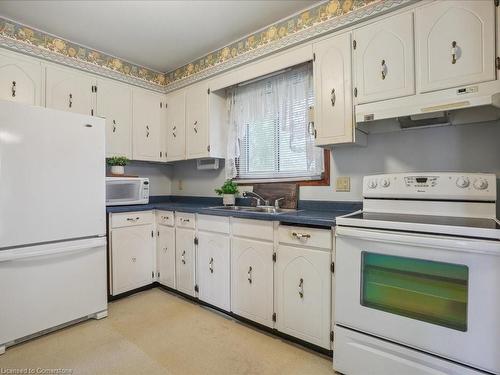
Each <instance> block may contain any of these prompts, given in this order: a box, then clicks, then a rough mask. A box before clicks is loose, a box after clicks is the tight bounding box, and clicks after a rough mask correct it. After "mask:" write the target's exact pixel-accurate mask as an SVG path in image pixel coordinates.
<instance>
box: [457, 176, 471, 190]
mask: <svg viewBox="0 0 500 375" xmlns="http://www.w3.org/2000/svg"><path fill="white" fill-rule="evenodd" d="M456 184H457V186H458V187H459V188H462V189H465V188H466V187H467V186H469V184H470V181H469V178H468V177H464V176H461V177H459V178H457V182H456Z"/></svg>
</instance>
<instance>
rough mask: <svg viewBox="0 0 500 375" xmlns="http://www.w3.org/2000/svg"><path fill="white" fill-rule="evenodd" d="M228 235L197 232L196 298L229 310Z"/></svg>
mask: <svg viewBox="0 0 500 375" xmlns="http://www.w3.org/2000/svg"><path fill="white" fill-rule="evenodd" d="M229 245H230V241H229V235H227V234H221V233H208V232H199V233H198V254H197V272H198V298H199V299H200V300H202V301H205V302H207V303H210V304H211V305H214V306H217V307H219V308H221V309H224V310H227V311H229V310H230V283H231V280H230V261H229V259H230V258H229Z"/></svg>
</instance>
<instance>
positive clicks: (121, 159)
mask: <svg viewBox="0 0 500 375" xmlns="http://www.w3.org/2000/svg"><path fill="white" fill-rule="evenodd" d="M127 163H128V159H127V158H126V157H125V156H113V157H111V158H107V159H106V164H108V165H109V166H110V167H112V166H115V165H119V166H122V167H123V166H125V165H127Z"/></svg>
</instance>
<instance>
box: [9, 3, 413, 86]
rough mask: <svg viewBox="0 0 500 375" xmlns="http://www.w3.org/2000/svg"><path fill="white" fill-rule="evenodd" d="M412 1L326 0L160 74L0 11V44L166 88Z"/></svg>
mask: <svg viewBox="0 0 500 375" xmlns="http://www.w3.org/2000/svg"><path fill="white" fill-rule="evenodd" d="M416 1H418V0H328V1H324V2H322V3H319V4H317V5H316V6H314V7H312V8H310V9H307V10H305V11H303V12H301V13H299V14H295V15H293V16H290V17H289V18H286V19H284V20H282V21H279V22H277V23H274V24H272V25H269V26H267V27H266V28H264V29H262V30H260V31H257V32H255V33H253V34H251V35H249V36H247V37H245V38H242V39H240V40H238V41H236V42H234V43H231V44H229V45H227V46H224V47H222V48H220V49H218V50H216V51H214V52H212V53H209V54H207V55H205V56H203V57H201V58H199V59H197V60H195V61H193V62H191V63H188V64H186V65H184V66H182V67H180V68H178V69H175V70H173V71H171V72H167V73H161V72H157V71H154V70H151V69H148V68H145V67H142V66H139V65H134V64H132V63H130V62H128V61H125V60H122V59H119V58H117V57H114V56H111V55H107V54H105V53H103V52H100V51H96V50H92V49H89V48H87V47H84V46H81V45H78V44H76V43H73V42H71V41H68V40H66V39H63V38H60V37H57V36H54V35H51V34H48V33H45V32H43V31H40V30H37V29H34V28H30V27H28V26H25V25H22V24H18V23H16V22H14V21H11V20H8V19H5V18H2V17H1V16H0V45H1V46H5V47H7V48H10V49H14V50H18V51H20V52H22V53H28V54H33V55H36V56H39V57H43V58H45V59H48V60H51V61H55V62H59V63H63V64H66V65H70V66H76V67H78V68H80V69H83V70H87V71H90V72H93V73H97V74H102V75H105V76H109V77H112V78H115V79H119V80H122V81H126V82H131V83H133V84H136V85H139V86H144V87H147V88H151V89H154V90H157V91H164V92H168V91H171V90H175V89H177V88H179V87H182V86H185V85H187V84H190V83H192V82H193V81H196V80H199V79H202V78H206V77H208V76H211V75H213V74H217V73H219V72H221V71H224V70H226V69H230V68H232V67H234V66H237V65H239V64H242V63H245V62H248V61H251V60H253V59H257V58H259V57H262V56H264V55H265V54H267V53H272V52H274V51H276V50H279V49H282V48H286V47H289V46H291V45H293V44H297V43H299V42H301V41H303V40H307V39H308V38H312V37H315V36H318V35H321V34H324V33H326V32H329V31H332V30H335V29H338V28H339V27H341V26H348V25H349V24H352V23H354V22H359V21H361V20H364V19H366V18H368V17H371V16H374V15H377V14H381V13H383V12H386V11H388V10H390V9H393V8H395V7H399V6H401V5H405V4H408V3H412V2H416Z"/></svg>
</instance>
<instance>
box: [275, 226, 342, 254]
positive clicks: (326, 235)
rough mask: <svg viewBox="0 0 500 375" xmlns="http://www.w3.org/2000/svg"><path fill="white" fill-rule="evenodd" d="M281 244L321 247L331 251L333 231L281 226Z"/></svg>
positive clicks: (279, 236) (279, 235)
mask: <svg viewBox="0 0 500 375" xmlns="http://www.w3.org/2000/svg"><path fill="white" fill-rule="evenodd" d="M278 238H279V242H280V243H284V244H289V245H299V246H307V247H320V248H324V249H328V250H331V249H332V247H333V245H332V231H331V230H330V229H316V228H304V227H289V226H280V227H279V230H278Z"/></svg>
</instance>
